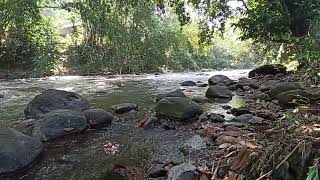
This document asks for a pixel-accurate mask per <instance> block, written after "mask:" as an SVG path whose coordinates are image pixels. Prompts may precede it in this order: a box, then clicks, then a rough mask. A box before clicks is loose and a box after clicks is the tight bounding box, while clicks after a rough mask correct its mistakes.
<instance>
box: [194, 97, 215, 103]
mask: <svg viewBox="0 0 320 180" xmlns="http://www.w3.org/2000/svg"><path fill="white" fill-rule="evenodd" d="M191 100H192V101H194V102H196V103H198V104H204V103H207V102H211V100H210V99H208V98H207V97H205V96H193V97H192V98H191Z"/></svg>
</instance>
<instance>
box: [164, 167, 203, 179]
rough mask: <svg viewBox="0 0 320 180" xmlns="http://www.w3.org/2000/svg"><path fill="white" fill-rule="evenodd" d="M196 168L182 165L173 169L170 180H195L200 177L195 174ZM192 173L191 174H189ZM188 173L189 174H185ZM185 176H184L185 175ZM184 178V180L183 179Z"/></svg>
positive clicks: (170, 172)
mask: <svg viewBox="0 0 320 180" xmlns="http://www.w3.org/2000/svg"><path fill="white" fill-rule="evenodd" d="M196 169H197V168H196V167H195V166H193V165H191V164H189V163H182V164H180V165H178V166H175V167H173V168H172V169H171V170H170V171H169V174H168V180H195V179H198V175H197V174H196V173H195V171H196ZM189 172H190V173H189ZM185 173H187V174H185ZM183 174H184V175H183ZM181 178H183V179H181Z"/></svg>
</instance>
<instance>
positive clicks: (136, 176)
mask: <svg viewBox="0 0 320 180" xmlns="http://www.w3.org/2000/svg"><path fill="white" fill-rule="evenodd" d="M112 169H113V170H114V171H116V170H125V171H126V172H127V174H128V177H127V180H140V179H142V178H141V177H142V175H141V173H139V172H138V171H137V170H136V169H135V168H130V167H128V166H125V165H121V164H115V165H114V166H113V168H112Z"/></svg>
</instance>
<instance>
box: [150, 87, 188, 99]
mask: <svg viewBox="0 0 320 180" xmlns="http://www.w3.org/2000/svg"><path fill="white" fill-rule="evenodd" d="M165 97H181V98H186V97H187V96H186V95H185V94H184V93H183V92H182V91H181V90H180V89H178V90H175V91H172V92H168V93H164V94H158V95H157V97H156V102H158V101H160V100H161V99H163V98H165Z"/></svg>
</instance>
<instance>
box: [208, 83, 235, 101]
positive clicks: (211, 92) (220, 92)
mask: <svg viewBox="0 0 320 180" xmlns="http://www.w3.org/2000/svg"><path fill="white" fill-rule="evenodd" d="M232 96H233V94H232V93H231V91H230V90H229V89H228V88H227V87H226V86H219V85H215V86H210V87H209V88H208V89H207V91H206V97H207V98H222V99H229V98H232Z"/></svg>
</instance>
